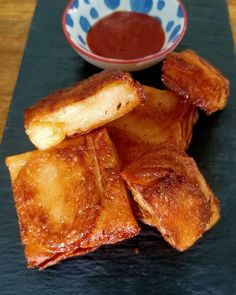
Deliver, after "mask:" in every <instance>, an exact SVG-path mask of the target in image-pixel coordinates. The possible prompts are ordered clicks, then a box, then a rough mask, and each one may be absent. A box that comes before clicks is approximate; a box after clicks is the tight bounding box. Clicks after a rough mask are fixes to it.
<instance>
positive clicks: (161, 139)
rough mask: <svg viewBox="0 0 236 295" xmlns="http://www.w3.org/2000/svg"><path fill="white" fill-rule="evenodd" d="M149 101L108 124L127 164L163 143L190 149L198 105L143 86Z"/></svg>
mask: <svg viewBox="0 0 236 295" xmlns="http://www.w3.org/2000/svg"><path fill="white" fill-rule="evenodd" d="M144 93H145V96H146V101H145V103H144V104H143V105H141V106H138V107H137V108H135V109H134V110H133V111H132V112H130V113H128V114H127V115H125V116H123V117H121V118H119V119H117V120H115V121H113V122H111V123H109V124H108V125H107V126H108V132H109V134H110V136H111V138H112V140H113V142H114V143H115V146H116V149H117V151H118V154H119V156H120V158H121V160H122V161H123V163H124V164H130V163H132V162H133V161H135V160H137V159H139V158H140V156H141V155H143V154H144V153H146V152H147V151H148V150H150V149H152V148H153V147H156V146H157V145H159V144H160V143H165V142H168V143H172V144H176V145H177V146H179V147H180V148H181V149H183V150H185V149H187V147H188V145H189V143H190V141H191V138H192V127H193V125H194V124H195V123H196V121H197V119H198V112H197V109H196V107H195V106H193V105H191V104H189V103H183V102H182V101H181V100H180V99H179V97H177V96H176V95H175V94H173V93H171V92H169V91H167V90H159V89H156V88H153V87H149V86H144Z"/></svg>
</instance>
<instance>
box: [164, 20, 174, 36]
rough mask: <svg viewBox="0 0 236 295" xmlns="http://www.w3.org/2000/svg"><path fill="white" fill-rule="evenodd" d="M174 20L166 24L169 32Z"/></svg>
mask: <svg viewBox="0 0 236 295" xmlns="http://www.w3.org/2000/svg"><path fill="white" fill-rule="evenodd" d="M173 25H174V22H173V20H170V21H169V22H168V24H167V26H166V32H167V33H168V32H169V31H170V30H171V29H172V28H173Z"/></svg>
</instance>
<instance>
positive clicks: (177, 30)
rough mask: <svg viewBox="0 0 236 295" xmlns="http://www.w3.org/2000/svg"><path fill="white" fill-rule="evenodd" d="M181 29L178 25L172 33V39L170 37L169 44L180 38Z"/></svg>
mask: <svg viewBox="0 0 236 295" xmlns="http://www.w3.org/2000/svg"><path fill="white" fill-rule="evenodd" d="M180 29H181V26H180V25H177V26H176V27H175V28H174V30H173V31H172V33H171V35H170V37H169V40H168V41H169V42H171V41H175V39H176V38H177V37H178V35H179V32H180Z"/></svg>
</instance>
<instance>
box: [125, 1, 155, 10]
mask: <svg viewBox="0 0 236 295" xmlns="http://www.w3.org/2000/svg"><path fill="white" fill-rule="evenodd" d="M152 6H153V2H152V0H143V1H137V0H130V7H131V10H132V11H134V12H140V13H149V12H150V10H151V9H152Z"/></svg>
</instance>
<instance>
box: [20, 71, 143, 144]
mask: <svg viewBox="0 0 236 295" xmlns="http://www.w3.org/2000/svg"><path fill="white" fill-rule="evenodd" d="M143 100H144V94H143V90H142V86H141V85H140V84H139V83H138V82H136V81H134V80H133V79H132V78H131V76H130V74H127V73H122V72H120V71H118V70H105V71H102V72H100V73H99V74H96V75H93V76H91V77H90V78H88V79H87V80H84V81H82V82H81V83H79V84H77V85H74V86H72V87H70V88H67V89H62V90H59V91H56V92H54V93H52V94H50V95H49V96H47V97H46V98H44V99H42V100H41V101H39V102H38V103H36V104H35V105H34V106H32V107H31V108H29V109H27V110H26V111H25V118H24V120H25V130H26V133H27V135H28V136H29V138H30V140H31V141H32V142H33V144H34V145H35V146H36V147H37V148H38V149H46V148H49V147H52V146H55V145H57V144H58V143H60V142H61V141H62V140H63V139H64V138H65V137H71V136H72V135H74V134H75V133H78V134H85V133H88V132H89V131H91V130H93V129H95V128H97V127H99V126H102V125H104V124H105V123H108V122H110V121H112V120H115V119H117V118H119V117H121V116H123V115H125V114H126V113H128V112H129V111H131V110H132V109H133V108H134V107H136V106H138V105H139V104H140V103H142V102H143Z"/></svg>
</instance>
